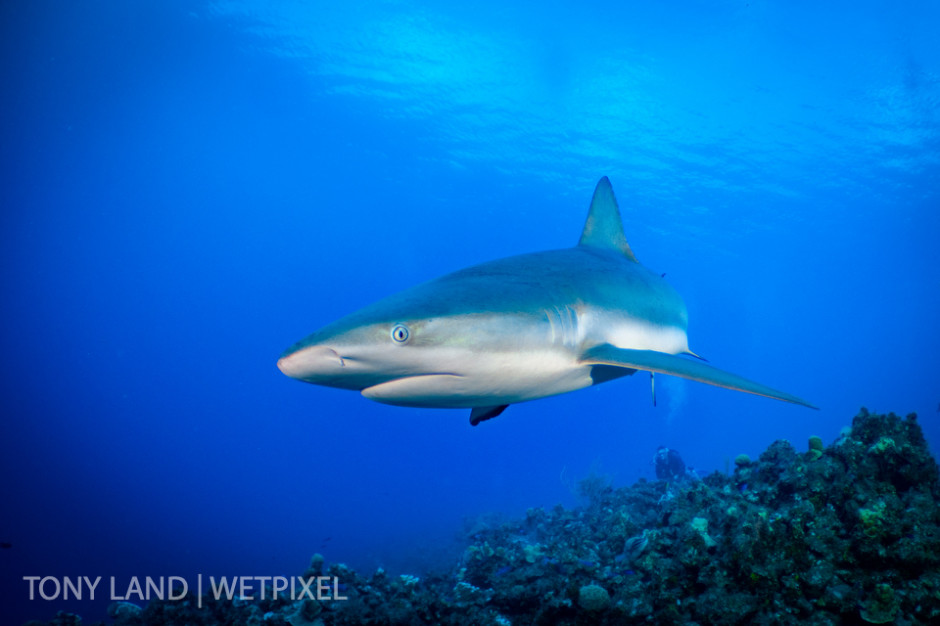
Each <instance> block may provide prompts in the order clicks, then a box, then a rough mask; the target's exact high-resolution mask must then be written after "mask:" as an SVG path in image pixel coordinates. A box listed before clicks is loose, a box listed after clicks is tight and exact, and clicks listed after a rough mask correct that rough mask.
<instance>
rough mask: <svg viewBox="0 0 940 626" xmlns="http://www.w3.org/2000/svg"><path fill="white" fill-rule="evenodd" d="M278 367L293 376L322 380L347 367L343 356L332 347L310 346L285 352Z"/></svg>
mask: <svg viewBox="0 0 940 626" xmlns="http://www.w3.org/2000/svg"><path fill="white" fill-rule="evenodd" d="M277 367H278V369H279V370H281V371H282V372H283V373H284V374H285V375H287V376H290V377H291V378H296V379H298V380H306V381H309V382H320V380H321V379H323V378H331V377H334V376H337V375H338V374H340V373H341V372H342V368H344V367H346V363H345V362H344V361H343V357H341V356H340V355H339V353H338V352H337V351H336V350H333V349H332V348H327V347H326V346H310V347H309V348H301V349H300V350H297V351H296V352H291V353H290V354H285V355H284V356H282V357H281V358H279V359H278V360H277Z"/></svg>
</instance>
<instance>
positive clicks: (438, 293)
mask: <svg viewBox="0 0 940 626" xmlns="http://www.w3.org/2000/svg"><path fill="white" fill-rule="evenodd" d="M476 280H478V277H475V276H470V277H463V279H461V277H459V276H448V277H444V278H443V279H438V280H437V281H432V282H431V283H425V284H424V285H419V286H417V287H413V288H411V289H408V290H405V291H403V292H401V293H398V294H395V295H393V296H390V297H388V298H386V299H384V300H380V301H378V302H376V303H374V304H372V305H371V306H368V307H366V308H364V309H362V310H360V311H357V312H355V313H352V314H351V315H348V316H346V317H344V318H342V319H340V320H338V321H336V322H334V323H332V324H329V325H328V326H325V327H324V328H322V329H321V330H319V331H317V332H315V333H313V334H312V335H310V336H308V337H306V338H304V339H302V340H301V341H299V342H297V343H296V344H294V345H293V346H291V347H290V348H288V349H287V350H285V351H284V353H283V354H282V355H281V357H280V359H279V360H278V362H277V366H278V368H279V369H280V370H281V371H282V372H283V373H284V374H286V375H287V376H290V377H291V378H295V379H297V380H302V381H305V382H308V383H313V384H316V385H324V386H328V387H339V388H343V389H354V390H358V391H361V392H362V394H363V395H364V396H365V397H367V398H370V399H372V400H376V401H379V402H385V403H388V404H399V405H406V406H474V402H476V400H477V392H476V390H477V389H486V388H492V382H491V381H489V380H485V379H486V378H487V377H488V376H490V375H492V374H491V372H493V371H498V369H499V365H500V364H502V363H504V362H505V358H504V356H503V355H505V352H506V351H507V350H514V349H519V350H522V349H524V348H525V346H524V342H525V340H526V336H527V335H526V332H527V331H526V328H528V327H529V326H530V325H529V324H526V321H527V319H526V318H527V317H528V316H527V315H525V314H520V313H510V314H508V315H507V314H505V313H502V314H499V315H494V314H493V312H492V311H486V310H480V308H479V307H469V306H467V304H466V302H465V301H464V300H463V299H464V298H466V295H467V294H468V293H470V292H471V291H473V285H472V284H470V283H473V282H474V281H476ZM483 308H484V309H486V307H485V306H484V307H483Z"/></svg>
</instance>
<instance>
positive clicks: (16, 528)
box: [0, 0, 940, 624]
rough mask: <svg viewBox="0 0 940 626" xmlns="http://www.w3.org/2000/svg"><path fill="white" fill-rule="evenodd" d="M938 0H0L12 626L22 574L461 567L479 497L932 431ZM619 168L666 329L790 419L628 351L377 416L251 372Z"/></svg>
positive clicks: (3, 465) (939, 143) (574, 499)
mask: <svg viewBox="0 0 940 626" xmlns="http://www.w3.org/2000/svg"><path fill="white" fill-rule="evenodd" d="M938 24H940V5H938V4H937V3H936V2H930V1H928V0H923V1H918V0H914V1H911V2H901V3H898V2H887V1H880V0H872V1H867V2H846V1H842V0H839V1H836V2H828V3H819V2H803V1H797V2H778V1H771V0H735V1H718V0H715V1H708V0H701V1H685V2H682V1H676V2H656V3H650V2H633V1H630V2H613V1H607V2H587V3H567V2H552V1H549V2H538V3H536V2H531V3H529V2H519V3H506V2H483V3H462V4H461V3H452V2H410V1H389V2H358V1H355V0H353V1H350V2H341V3H326V2H300V1H290V2H288V1H284V2H265V1H262V0H241V1H239V0H230V1H218V2H207V1H195V0H192V1H188V0H167V1H160V2H121V1H117V0H101V1H85V2H58V1H51V0H29V1H27V0H10V1H6V2H3V3H2V4H0V29H2V32H0V34H2V36H0V84H2V99H0V113H2V115H0V131H2V134H0V137H2V142H0V177H2V181H0V198H2V200H0V207H2V212H0V294H2V318H0V359H2V375H0V475H2V477H3V478H2V480H0V510H2V515H0V541H2V542H3V544H4V548H3V549H2V550H0V614H2V617H0V622H2V623H4V624H7V623H9V624H17V623H21V622H23V621H25V620H27V619H30V618H37V619H49V618H51V617H52V616H53V615H54V614H55V612H56V611H57V610H60V609H65V610H70V611H74V612H77V613H79V614H81V615H82V616H83V617H84V618H85V620H86V622H87V621H91V620H94V619H102V618H104V615H105V608H106V606H107V601H104V600H102V601H95V602H90V601H87V600H83V601H69V602H63V601H43V600H33V601H29V599H28V585H27V583H26V582H25V581H24V579H23V577H24V576H34V575H39V576H45V575H53V576H66V575H68V576H81V575H88V576H97V575H101V576H104V577H105V579H107V577H111V576H114V577H116V578H118V579H120V580H127V579H128V578H129V577H131V576H135V575H136V576H153V577H155V576H169V575H177V576H183V577H190V578H192V577H195V576H197V575H199V574H203V575H216V576H220V575H291V574H299V573H300V572H302V571H303V569H304V568H305V567H306V566H307V564H308V562H309V559H310V556H311V554H313V553H315V552H319V553H322V554H323V555H324V556H325V558H326V559H327V561H329V562H338V561H339V562H345V563H347V564H349V565H350V566H351V567H353V568H356V569H357V570H361V571H364V572H368V571H374V570H375V569H376V568H378V567H383V568H385V569H386V570H388V571H390V572H393V573H416V574H417V573H421V572H424V571H427V570H428V569H429V568H434V567H447V566H450V565H451V564H452V563H453V561H454V558H455V555H456V554H459V550H460V547H459V546H458V545H457V543H456V541H455V537H456V536H457V535H458V534H459V533H460V532H461V530H462V528H463V527H464V525H465V524H466V523H468V522H467V521H466V520H472V519H473V518H475V517H476V516H479V515H483V514H489V513H501V514H504V515H507V516H520V515H523V514H524V513H525V511H526V509H527V508H529V507H538V506H545V507H551V506H553V505H555V504H556V503H561V504H564V505H566V506H571V505H575V504H576V503H578V501H579V499H578V495H577V490H576V488H575V485H576V484H577V482H578V481H579V480H581V479H582V478H584V477H586V476H588V475H591V474H592V473H593V474H597V475H603V476H607V477H610V479H611V480H612V481H613V483H614V484H615V485H626V484H630V483H632V482H634V481H635V480H637V479H638V478H641V477H645V478H650V479H652V478H653V466H652V459H653V456H654V454H655V453H656V450H657V448H658V447H659V446H661V445H665V446H668V447H670V448H673V449H676V450H678V451H680V452H681V453H682V456H683V458H684V459H685V461H686V463H687V464H689V465H691V466H694V467H695V469H696V470H697V471H698V473H699V474H700V475H705V474H706V473H708V472H711V471H714V470H718V471H722V472H725V471H727V470H728V467H729V463H730V459H734V457H735V456H736V455H738V454H739V453H748V454H750V455H751V456H752V457H755V456H757V455H758V454H759V453H760V452H761V451H762V450H763V449H764V448H766V447H767V446H768V445H769V444H770V443H771V442H773V441H774V440H777V439H789V440H790V441H792V442H793V443H794V445H795V446H796V447H797V448H798V449H799V450H804V449H805V447H806V441H807V439H808V437H810V436H812V435H818V436H821V437H822V438H823V439H824V440H825V441H826V442H827V443H828V442H831V441H832V440H834V439H835V438H836V437H837V436H838V434H839V432H840V429H841V428H842V427H843V426H845V425H847V424H849V423H850V422H851V419H852V416H853V415H855V413H856V412H857V411H858V409H859V407H861V406H866V407H868V408H869V409H871V410H877V411H883V412H887V411H894V412H897V413H899V414H905V413H908V412H913V411H916V412H917V413H918V414H919V415H920V422H921V424H922V426H923V428H924V431H925V434H926V436H927V438H928V441H929V443H930V446H931V449H932V451H933V452H934V454H937V453H938V452H940V332H938V329H937V325H938V320H940V39H938V37H937V35H936V32H937V25H938ZM603 175H607V176H609V177H610V179H611V181H612V183H613V185H614V189H615V191H616V193H617V196H618V199H619V202H620V207H621V211H622V214H623V220H624V225H625V230H626V235H627V238H628V240H629V242H630V244H631V245H632V247H633V250H634V252H635V253H636V255H637V257H638V258H639V260H640V261H641V262H642V263H643V264H644V265H646V266H647V267H649V268H651V269H653V270H654V271H656V272H660V273H663V272H665V273H666V275H667V279H668V280H669V281H670V283H671V284H672V285H673V286H674V287H675V288H676V289H677V290H678V291H679V293H680V294H682V295H683V297H684V298H685V300H686V304H687V305H688V309H689V320H690V321H689V338H690V345H691V347H692V349H693V350H695V351H696V352H697V353H699V354H701V355H703V356H705V357H707V358H708V359H709V361H710V362H711V363H712V364H713V365H715V366H717V367H720V368H724V369H728V370H730V371H733V372H736V373H740V374H742V375H744V376H747V377H749V378H752V379H754V380H757V381H760V382H763V383H766V384H768V385H771V386H773V387H777V388H779V389H783V390H786V391H788V392H790V393H793V394H796V395H798V396H801V397H804V398H806V399H807V400H809V401H810V402H813V403H815V404H817V405H818V406H819V407H820V410H819V411H812V410H808V409H805V408H802V407H798V406H793V405H788V404H785V403H781V402H775V401H772V400H768V399H764V398H759V397H755V396H750V395H745V394H740V393H735V392H731V391H726V390H723V389H717V388H713V387H710V386H706V385H702V384H698V383H694V382H689V381H685V380H681V379H678V378H670V377H666V376H662V377H659V378H657V400H658V406H656V407H654V406H653V404H652V401H651V398H650V391H649V380H648V377H647V376H646V375H644V374H638V375H636V376H633V377H630V378H626V379H623V380H619V381H615V382H611V383H608V384H605V385H601V386H597V387H592V388H590V389H587V390H584V391H579V392H576V393H572V394H567V395H563V396H558V397H553V398H548V399H543V400H538V401H534V402H529V403H524V404H519V405H514V406H512V407H510V408H509V409H508V410H507V411H506V412H505V413H504V414H503V415H502V416H500V417H498V418H497V419H494V420H492V421H489V422H486V423H484V424H482V425H480V426H478V427H476V428H471V427H470V425H469V423H468V419H467V411H463V410H431V409H411V408H396V407H390V406H385V405H381V404H376V403H372V402H369V401H367V400H365V399H363V398H362V397H360V396H359V394H357V393H354V392H349V391H341V390H335V389H327V388H323V387H314V386H310V385H304V384H301V383H298V382H296V381H293V380H290V379H288V378H286V377H285V376H283V375H282V374H281V373H280V372H279V371H278V370H277V368H276V367H275V361H276V360H277V357H278V356H279V354H280V353H281V351H282V350H283V349H284V348H286V347H287V346H288V345H290V344H291V343H293V342H294V341H296V340H297V339H299V338H301V337H302V336H304V335H306V334H308V333H310V332H312V331H314V330H316V329H317V328H319V327H320V326H322V325H324V324H326V323H328V322H330V321H333V320H335V319H337V318H339V317H341V316H342V315H344V314H346V313H349V312H351V311H353V310H355V309H357V308H359V307H360V306H363V305H365V304H368V303H370V302H372V301H374V300H377V299H378V298H380V297H382V296H385V295H389V294H391V293H394V292H396V291H399V290H401V289H403V288H405V287H408V286H411V285H413V284H416V283H418V282H421V281H423V280H426V279H430V278H433V277H435V276H437V275H440V274H442V273H445V272H448V271H452V270H456V269H458V268H461V267H465V266H468V265H471V264H475V263H479V262H483V261H487V260H491V259H495V258H499V257H503V256H509V255H513V254H519V253H524V252H532V251H538V250H547V249H555V248H564V247H567V246H571V245H574V244H575V243H576V242H577V240H578V237H579V235H580V232H581V227H582V225H583V221H584V218H585V216H586V213H587V207H588V204H589V201H590V197H591V192H592V191H593V188H594V184H595V183H596V181H597V180H598V179H599V178H600V177H601V176H603Z"/></svg>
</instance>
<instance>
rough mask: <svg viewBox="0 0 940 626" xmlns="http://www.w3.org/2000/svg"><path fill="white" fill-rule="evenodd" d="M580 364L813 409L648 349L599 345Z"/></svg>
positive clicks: (787, 396)
mask: <svg viewBox="0 0 940 626" xmlns="http://www.w3.org/2000/svg"><path fill="white" fill-rule="evenodd" d="M581 362H582V363H585V364H587V365H612V366H616V367H625V368H629V369H633V370H647V371H649V372H659V373H661V374H671V375H673V376H681V377H682V378H688V379H690V380H697V381H698V382H700V383H707V384H709V385H715V386H716V387H724V388H725V389H734V390H736V391H744V392H745V393H753V394H756V395H758V396H765V397H767V398H774V399H776V400H783V401H784V402H792V403H793V404H801V405H803V406H807V407H809V408H811V409H815V408H818V407H815V406H813V405H812V404H810V403H809V402H807V401H806V400H803V399H801V398H797V397H796V396H792V395H790V394H788V393H784V392H783V391H777V390H776V389H772V388H770V387H767V386H766V385H761V384H760V383H755V382H754V381H751V380H748V379H746V378H742V377H741V376H737V375H736V374H732V373H730V372H725V371H722V370H720V369H718V368H715V367H712V366H711V365H705V364H704V363H701V362H699V361H689V360H687V359H683V358H681V357H678V356H675V355H673V354H666V353H665V352H654V351H652V350H627V349H624V348H618V347H616V346H612V345H610V344H603V345H600V346H595V347H594V348H591V349H590V350H588V351H587V352H585V353H584V355H583V356H582V357H581Z"/></svg>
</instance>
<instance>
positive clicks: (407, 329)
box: [277, 176, 816, 425]
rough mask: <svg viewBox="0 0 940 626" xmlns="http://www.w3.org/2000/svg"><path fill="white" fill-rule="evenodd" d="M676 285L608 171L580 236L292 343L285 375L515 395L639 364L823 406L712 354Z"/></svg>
mask: <svg viewBox="0 0 940 626" xmlns="http://www.w3.org/2000/svg"><path fill="white" fill-rule="evenodd" d="M686 326H687V314H686V309H685V304H684V303H683V301H682V298H681V297H680V296H679V294H678V293H677V292H676V291H675V290H674V289H673V288H672V287H671V286H670V285H669V284H668V283H667V282H666V281H665V280H664V279H663V277H662V276H661V275H659V274H657V273H655V272H651V271H650V270H648V269H647V268H645V267H643V266H642V265H641V264H640V263H639V262H638V261H637V260H636V257H635V256H634V255H633V251H632V250H631V248H630V245H629V244H628V243H627V240H626V237H625V236H624V234H623V224H622V222H621V218H620V210H619V209H618V207H617V201H616V199H615V198H614V192H613V189H612V187H611V185H610V181H609V180H608V179H607V177H606V176H605V177H604V178H602V179H601V180H600V182H598V183H597V188H596V189H595V190H594V197H593V199H592V201H591V208H590V211H589V212H588V218H587V221H586V223H585V225H584V231H583V232H582V234H581V239H580V241H579V242H578V245H577V246H575V247H574V248H568V249H564V250H550V251H547V252H536V253H532V254H523V255H520V256H514V257H508V258H504V259H498V260H495V261H490V262H488V263H483V264H480V265H475V266H473V267H469V268H466V269H462V270H459V271H457V272H454V273H452V274H448V275H446V276H442V277H440V278H437V279H434V280H431V281H429V282H426V283H423V284H420V285H417V286H415V287H412V288H410V289H406V290H405V291H402V292H400V293H397V294H395V295H392V296H389V297H388V298H385V299H383V300H379V301H378V302H376V303H374V304H372V305H370V306H367V307H366V308H364V309H361V310H359V311H357V312H355V313H352V314H351V315H348V316H346V317H344V318H342V319H340V320H338V321H336V322H333V323H332V324H329V325H327V326H325V327H324V328H322V329H321V330H319V331H317V332H315V333H313V334H312V335H310V336H308V337H306V338H305V339H302V340H301V341H299V342H297V343H295V344H294V345H292V346H291V347H290V348H288V349H287V350H286V351H285V352H284V353H283V354H282V355H281V357H280V359H279V360H278V362H277V366H278V368H279V369H280V370H281V371H282V372H283V373H284V374H286V375H287V376H290V377H291V378H296V379H298V380H302V381H305V382H308V383H313V384H316V385H325V386H328V387H340V388H343V389H354V390H357V391H359V392H361V393H362V395H363V396H365V397H366V398H369V399H370V400H375V401H377V402H382V403H385V404H392V405H397V406H411V407H429V408H469V409H471V414H470V422H471V424H474V425H476V424H478V423H479V422H481V421H483V420H486V419H490V418H492V417H496V416H497V415H499V414H500V413H502V411H503V410H504V409H505V408H506V407H507V406H508V405H510V404H515V403H517V402H525V401H527V400H535V399H538V398H544V397H547V396H553V395H557V394H561V393H567V392H569V391H575V390H577V389H582V388H584V387H588V386H590V385H595V384H599V383H602V382H606V381H608V380H613V379H615V378H619V377H621V376H629V375H631V374H633V373H635V372H636V371H638V370H645V371H649V372H651V374H652V373H661V374H671V375H673V376H681V377H683V378H689V379H691V380H697V381H699V382H703V383H708V384H710V385H716V386H719V387H725V388H728V389H734V390H737V391H743V392H746V393H753V394H757V395H761V396H766V397H768V398H775V399H777V400H783V401H786V402H792V403H794V404H801V405H803V406H807V407H810V408H816V407H814V406H813V405H811V404H809V403H808V402H806V401H805V400H802V399H800V398H797V397H796V396H793V395H790V394H788V393H784V392H782V391H777V390H775V389H772V388H770V387H766V386H764V385H761V384H759V383H756V382H753V381H750V380H747V379H746V378H742V377H740V376H736V375H735V374H731V373H729V372H725V371H722V370H719V369H716V368H714V367H711V366H710V365H706V364H705V363H702V362H701V361H696V360H692V359H688V358H683V357H680V356H677V355H680V354H686V355H691V356H693V357H694V356H696V355H695V354H694V353H693V352H691V351H690V350H689V346H688V339H687V336H686Z"/></svg>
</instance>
